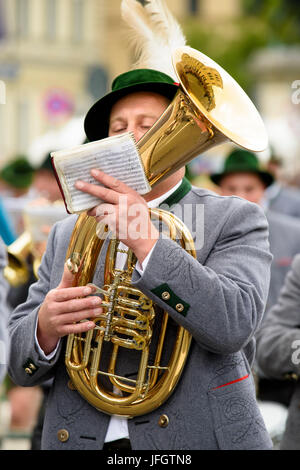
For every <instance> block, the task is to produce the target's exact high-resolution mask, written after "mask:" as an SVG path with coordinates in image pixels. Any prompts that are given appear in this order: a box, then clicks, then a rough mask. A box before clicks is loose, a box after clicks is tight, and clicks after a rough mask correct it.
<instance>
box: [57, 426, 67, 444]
mask: <svg viewBox="0 0 300 470" xmlns="http://www.w3.org/2000/svg"><path fill="white" fill-rule="evenodd" d="M57 437H58V440H59V441H60V442H67V440H68V439H69V432H68V431H67V430H66V429H60V430H59V431H58V433H57Z"/></svg>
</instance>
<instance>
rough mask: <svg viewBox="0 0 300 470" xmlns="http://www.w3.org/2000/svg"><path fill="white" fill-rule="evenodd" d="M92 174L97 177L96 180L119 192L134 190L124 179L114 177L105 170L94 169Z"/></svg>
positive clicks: (124, 192)
mask: <svg viewBox="0 0 300 470" xmlns="http://www.w3.org/2000/svg"><path fill="white" fill-rule="evenodd" d="M91 175H92V176H93V178H95V180H96V181H98V182H99V183H102V184H103V185H104V186H106V187H107V188H110V189H112V190H113V191H116V192H118V193H122V194H126V193H130V192H133V189H132V188H130V187H129V186H127V184H125V183H123V182H122V181H120V180H118V179H117V178H114V177H113V176H110V175H108V174H107V173H104V172H103V171H100V170H97V169H93V170H91Z"/></svg>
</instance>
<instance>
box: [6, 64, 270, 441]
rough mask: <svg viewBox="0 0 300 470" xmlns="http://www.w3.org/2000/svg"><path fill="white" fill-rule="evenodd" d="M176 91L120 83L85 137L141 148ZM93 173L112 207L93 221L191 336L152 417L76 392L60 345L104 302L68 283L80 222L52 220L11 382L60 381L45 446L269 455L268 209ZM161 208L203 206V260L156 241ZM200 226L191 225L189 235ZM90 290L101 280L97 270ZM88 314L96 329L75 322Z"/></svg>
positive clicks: (128, 78)
mask: <svg viewBox="0 0 300 470" xmlns="http://www.w3.org/2000/svg"><path fill="white" fill-rule="evenodd" d="M176 89H177V85H174V83H173V80H172V79H171V78H169V77H168V76H165V75H164V74H161V73H160V72H157V71H152V70H139V71H131V72H128V73H126V74H123V75H121V76H119V77H118V78H117V80H116V81H115V82H114V91H112V92H111V93H109V94H108V95H106V96H105V97H104V98H102V100H100V101H99V102H98V103H97V104H96V105H95V106H94V107H93V108H92V110H90V112H89V113H88V115H87V118H86V121H85V128H86V132H87V136H88V138H89V139H90V140H91V139H97V138H102V137H104V136H105V135H107V134H106V132H107V131H108V135H113V134H116V133H119V132H124V131H129V130H130V131H132V132H133V133H134V135H135V138H136V139H137V140H138V139H139V138H140V137H141V136H142V135H143V134H144V133H145V132H146V130H147V129H148V128H149V127H151V126H152V124H153V123H154V122H155V120H156V119H157V118H158V117H159V116H160V115H161V113H162V112H163V111H164V109H165V108H166V106H167V104H168V101H169V100H170V99H171V98H172V96H173V95H174V94H175V92H176ZM104 104H105V108H103V107H104ZM103 109H105V110H106V116H104V117H103V114H102V113H103ZM91 123H92V124H91ZM107 123H108V126H107ZM95 170H97V169H95ZM93 176H94V178H95V179H96V180H98V181H101V182H102V183H103V184H104V187H103V188H100V187H98V186H95V185H92V184H91V185H89V184H84V185H80V184H79V183H78V187H80V189H81V190H83V191H87V192H90V193H91V194H95V195H96V196H98V197H99V198H101V199H102V200H104V201H105V202H104V203H103V204H100V205H99V206H98V207H97V208H94V209H93V210H91V211H90V214H91V215H92V216H95V217H96V218H97V220H98V219H99V220H101V221H105V223H107V224H108V225H110V226H111V227H114V229H115V232H116V235H117V237H118V238H119V239H120V240H121V241H122V242H123V243H124V245H126V246H127V247H129V248H131V249H132V251H133V252H134V253H135V255H136V257H137V260H138V263H137V265H136V267H135V270H134V273H133V284H134V286H135V287H137V288H139V289H140V290H141V291H142V292H144V293H145V294H146V295H147V296H148V297H149V298H151V299H152V300H153V301H154V302H155V303H156V304H157V306H158V307H160V308H161V309H165V310H166V311H167V313H168V314H169V317H170V322H171V327H172V325H176V324H179V325H182V326H183V327H184V328H186V329H187V330H188V331H189V332H190V333H191V334H192V336H193V339H192V344H191V349H190V352H189V356H188V359H187V361H186V365H185V368H184V371H183V373H182V376H181V378H180V380H179V382H178V384H177V387H176V388H175V391H174V392H173V393H172V395H171V396H170V397H169V399H168V400H167V401H165V402H164V403H163V404H162V405H161V406H159V407H158V408H157V409H155V410H153V411H152V412H150V413H147V414H145V415H143V416H136V417H133V418H132V419H129V420H127V419H126V418H118V417H111V416H109V415H108V414H105V413H102V412H100V411H98V410H97V409H96V408H94V407H93V406H91V405H90V404H89V403H88V402H87V401H86V400H85V399H84V398H82V396H81V395H80V394H79V393H78V392H77V391H76V390H74V387H72V386H71V385H70V384H69V380H68V374H67V371H66V367H65V364H64V350H65V341H64V340H65V338H66V335H68V334H70V333H79V332H86V331H88V330H90V329H93V328H95V323H94V322H93V318H96V317H97V316H99V314H100V313H101V311H102V310H101V300H100V298H99V297H95V296H91V295H90V294H92V293H93V288H92V287H86V286H80V287H72V283H73V275H72V274H71V273H70V272H69V271H68V270H67V269H66V268H65V270H64V260H65V254H66V251H67V248H68V244H69V240H70V236H71V233H72V230H73V227H74V223H75V221H76V219H77V216H70V217H68V218H67V219H65V220H64V221H62V222H59V223H57V224H56V225H55V226H54V228H53V229H52V232H51V234H50V236H49V241H48V245H47V250H46V253H45V256H44V258H43V260H42V263H41V267H40V270H39V280H38V282H37V283H36V284H34V285H33V286H32V287H31V289H30V293H29V297H28V299H27V302H26V303H24V304H23V305H20V306H19V307H18V308H17V309H16V310H15V312H14V314H13V315H12V318H11V320H10V334H11V343H12V349H11V361H10V373H11V375H12V378H13V380H14V381H15V382H16V383H19V384H20V385H23V386H32V385H36V384H39V383H41V382H43V381H44V380H46V379H48V378H50V377H55V381H54V385H53V388H52V390H51V392H50V396H49V399H48V404H47V410H46V415H45V422H44V430H43V438H42V448H43V449H111V450H116V449H120V448H127V449H128V448H129V449H130V448H132V449H133V450H139V449H150V450H151V449H163V450H166V449H169V450H171V449H173V450H176V449H268V448H270V447H271V441H270V438H269V436H268V434H267V431H266V429H265V426H264V423H263V420H262V417H261V415H260V412H259V409H258V407H257V403H256V399H255V388H254V384H253V379H252V376H251V364H252V361H253V357H254V352H255V346H254V339H253V336H254V333H255V331H256V329H257V327H258V326H259V324H260V321H261V318H262V314H263V310H264V303H265V300H266V296H267V292H268V285H269V269H270V263H271V255H270V253H269V247H268V230H267V223H266V219H265V217H264V215H263V212H262V211H261V209H260V208H259V207H258V206H256V205H255V204H252V203H249V202H247V201H244V200H242V199H239V198H237V197H221V196H218V195H216V194H214V193H211V192H209V191H207V190H204V189H200V188H194V187H191V186H190V185H189V183H188V182H187V181H186V180H185V179H184V178H183V176H184V168H181V169H180V170H178V171H177V172H176V173H174V174H173V175H172V176H170V177H168V178H167V179H166V180H164V181H163V182H161V183H159V184H158V185H157V186H156V187H155V188H154V189H153V190H152V191H151V192H150V193H148V194H147V195H146V196H145V198H143V197H141V196H140V195H139V194H137V193H136V192H135V191H133V190H132V189H130V188H128V187H127V186H126V185H125V184H123V183H121V182H118V181H116V180H114V179H113V178H111V177H110V176H109V175H105V174H103V173H101V172H98V171H94V172H93ZM119 196H122V197H123V199H122V200H124V196H126V200H127V208H126V209H127V211H125V212H124V211H123V207H121V205H120V204H119V201H120V197H119ZM166 201H167V202H168V203H169V205H172V201H173V203H176V204H177V205H179V206H180V207H184V205H185V204H189V205H190V207H191V208H195V207H196V206H197V205H204V215H205V217H204V220H203V223H204V243H203V246H201V247H200V248H199V249H197V259H194V258H193V257H191V256H190V255H189V254H188V253H187V252H186V251H185V250H183V249H182V248H181V247H180V246H179V245H178V244H177V243H176V242H174V241H172V240H168V239H166V238H163V237H160V234H159V233H158V231H157V229H156V228H155V227H152V222H151V221H150V218H149V212H148V204H149V205H150V206H152V207H153V206H158V205H159V204H161V203H162V202H166ZM133 204H138V205H139V207H140V208H141V210H140V213H139V214H138V217H139V220H141V218H142V223H141V224H142V225H143V226H147V227H148V228H149V234H151V236H150V235H149V236H148V237H146V238H144V237H140V238H136V234H135V236H133V235H132V234H131V233H130V231H126V232H125V233H123V232H122V224H124V225H125V226H126V227H128V226H129V225H130V222H132V221H134V216H129V215H128V213H130V211H129V208H130V207H131V206H132V205H133ZM136 217H137V216H136ZM194 223H195V220H192V221H191V222H190V226H189V229H190V230H191V231H193V224H194ZM101 256H102V255H101V254H100V261H99V263H100V264H101ZM99 263H98V265H99ZM93 282H94V283H95V284H96V285H99V286H100V285H102V284H103V281H102V273H101V269H100V268H99V270H97V272H96V275H95V277H94V280H93ZM158 316H159V314H158ZM86 318H89V321H85V322H81V321H80V320H85V319H86ZM166 342H167V343H168V342H169V339H168V338H167V340H166ZM120 356H122V352H120ZM125 367H126V373H127V374H128V375H130V374H132V373H134V372H135V370H134V367H135V361H134V360H133V361H132V363H130V362H129V361H128V362H126V363H125Z"/></svg>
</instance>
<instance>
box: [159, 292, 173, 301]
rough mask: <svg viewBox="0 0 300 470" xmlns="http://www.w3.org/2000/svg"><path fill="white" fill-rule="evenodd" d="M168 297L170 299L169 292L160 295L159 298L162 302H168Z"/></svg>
mask: <svg viewBox="0 0 300 470" xmlns="http://www.w3.org/2000/svg"><path fill="white" fill-rule="evenodd" d="M170 297H171V295H170V292H168V291H165V292H163V293H162V294H161V298H162V299H163V300H169V298H170Z"/></svg>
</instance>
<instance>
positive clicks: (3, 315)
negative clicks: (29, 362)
mask: <svg viewBox="0 0 300 470" xmlns="http://www.w3.org/2000/svg"><path fill="white" fill-rule="evenodd" d="M6 264H7V256H6V252H5V245H4V243H3V242H2V239H1V238H0V384H1V383H2V380H3V379H4V377H5V374H6V368H7V363H8V350H9V340H8V329H7V322H8V312H9V309H8V304H7V294H8V283H7V282H6V280H5V278H4V268H5V266H6Z"/></svg>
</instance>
